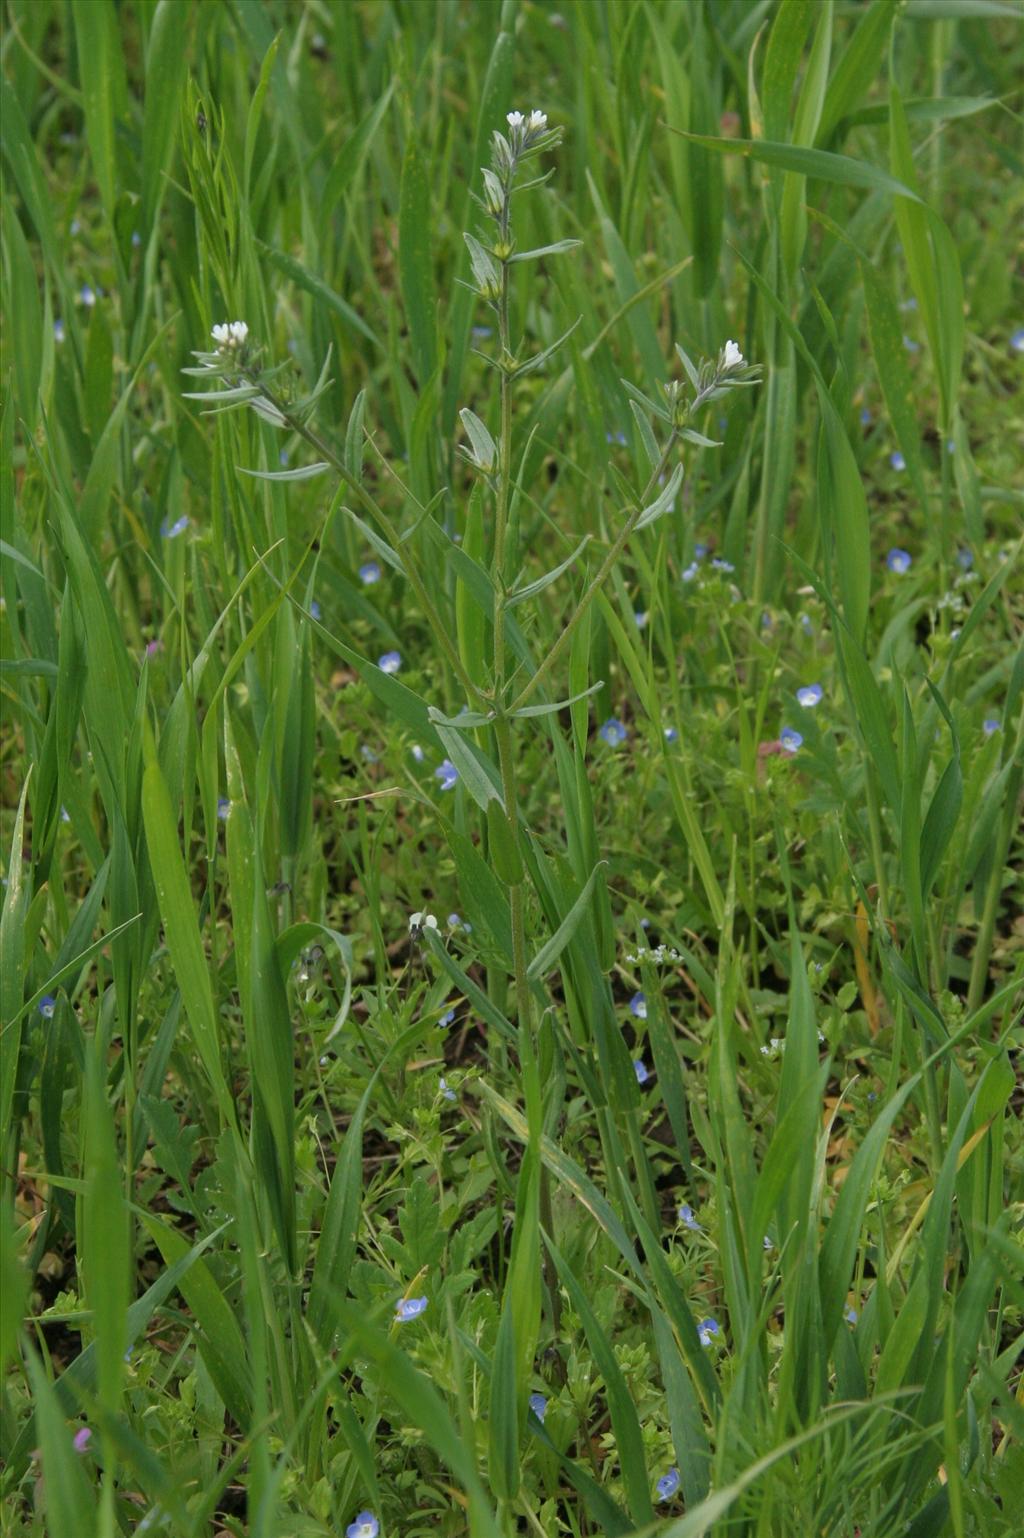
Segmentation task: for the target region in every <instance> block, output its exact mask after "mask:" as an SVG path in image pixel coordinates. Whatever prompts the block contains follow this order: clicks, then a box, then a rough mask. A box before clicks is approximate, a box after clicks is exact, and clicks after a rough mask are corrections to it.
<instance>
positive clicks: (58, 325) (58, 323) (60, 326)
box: [53, 315, 65, 344]
mask: <svg viewBox="0 0 1024 1538" xmlns="http://www.w3.org/2000/svg"><path fill="white" fill-rule="evenodd" d="M64 336H65V332H64V322H63V321H62V320H61V318H60V316H59V315H58V316H57V319H56V320H55V321H54V323H53V340H54V341H55V342H57V343H58V344H59V343H60V342H63V340H64Z"/></svg>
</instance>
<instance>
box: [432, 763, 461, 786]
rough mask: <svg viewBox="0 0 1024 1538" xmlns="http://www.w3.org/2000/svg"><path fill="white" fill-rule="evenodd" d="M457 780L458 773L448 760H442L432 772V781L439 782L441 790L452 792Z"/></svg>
mask: <svg viewBox="0 0 1024 1538" xmlns="http://www.w3.org/2000/svg"><path fill="white" fill-rule="evenodd" d="M458 778H459V771H458V770H457V769H456V767H455V765H454V764H453V763H452V761H451V759H450V758H446V759H444V760H442V762H441V763H440V764H438V766H437V768H436V769H435V770H434V779H435V780H440V782H441V789H442V790H452V789H453V788H454V786H455V785H456V783H457V781H458Z"/></svg>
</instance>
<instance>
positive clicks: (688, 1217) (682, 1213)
mask: <svg viewBox="0 0 1024 1538" xmlns="http://www.w3.org/2000/svg"><path fill="white" fill-rule="evenodd" d="M679 1221H680V1223H682V1225H683V1227H684V1228H688V1229H689V1230H690V1232H691V1234H700V1233H703V1232H704V1230H703V1229H702V1228H701V1226H700V1224H699V1223H698V1222H697V1218H696V1215H695V1214H694V1210H693V1208H692V1207H689V1206H687V1204H686V1203H685V1202H684V1203H683V1205H682V1206H681V1207H680V1209H679Z"/></svg>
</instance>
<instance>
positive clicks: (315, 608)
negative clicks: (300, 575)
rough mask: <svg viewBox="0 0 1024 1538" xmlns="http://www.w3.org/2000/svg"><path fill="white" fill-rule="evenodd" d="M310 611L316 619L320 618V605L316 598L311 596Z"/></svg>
mask: <svg viewBox="0 0 1024 1538" xmlns="http://www.w3.org/2000/svg"><path fill="white" fill-rule="evenodd" d="M309 612H310V614H312V616H313V618H314V619H319V618H320V605H319V604H318V603H317V601H316V599H315V598H311V599H310V600H309Z"/></svg>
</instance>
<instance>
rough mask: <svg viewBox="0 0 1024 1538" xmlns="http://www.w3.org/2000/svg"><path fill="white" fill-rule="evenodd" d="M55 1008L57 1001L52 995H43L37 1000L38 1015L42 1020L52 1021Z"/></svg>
mask: <svg viewBox="0 0 1024 1538" xmlns="http://www.w3.org/2000/svg"><path fill="white" fill-rule="evenodd" d="M56 1008H57V1000H56V999H55V998H54V996H53V994H52V993H44V994H43V996H42V998H41V999H40V1000H39V1013H40V1014H41V1015H42V1017H43V1019H44V1020H52V1019H53V1012H54V1010H55V1009H56Z"/></svg>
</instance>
